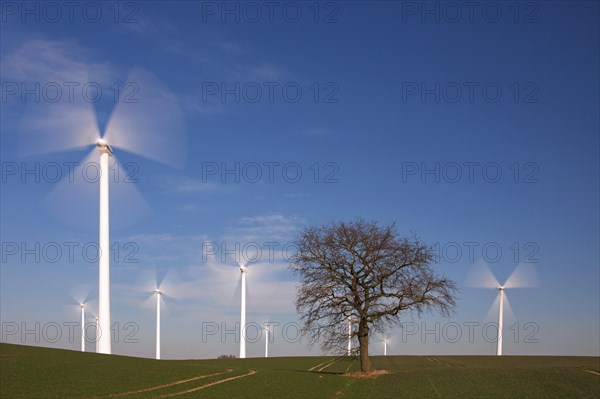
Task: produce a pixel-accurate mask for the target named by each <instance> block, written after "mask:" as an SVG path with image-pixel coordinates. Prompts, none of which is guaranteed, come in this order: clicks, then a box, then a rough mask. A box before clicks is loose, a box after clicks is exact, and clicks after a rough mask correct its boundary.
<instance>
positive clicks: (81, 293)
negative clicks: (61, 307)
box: [69, 284, 92, 305]
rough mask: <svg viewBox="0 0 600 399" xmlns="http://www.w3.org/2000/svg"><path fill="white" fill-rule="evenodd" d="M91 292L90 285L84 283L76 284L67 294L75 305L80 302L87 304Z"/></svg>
mask: <svg viewBox="0 0 600 399" xmlns="http://www.w3.org/2000/svg"><path fill="white" fill-rule="evenodd" d="M91 294H92V287H90V286H89V285H84V284H81V285H77V286H75V287H73V288H71V289H70V290H69V296H70V297H71V299H72V301H73V304H75V305H81V304H82V303H83V304H85V305H87V303H88V301H89V300H90V297H91Z"/></svg>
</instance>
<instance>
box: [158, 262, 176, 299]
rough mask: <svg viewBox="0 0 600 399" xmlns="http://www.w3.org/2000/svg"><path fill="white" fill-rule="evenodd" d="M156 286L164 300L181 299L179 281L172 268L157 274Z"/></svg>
mask: <svg viewBox="0 0 600 399" xmlns="http://www.w3.org/2000/svg"><path fill="white" fill-rule="evenodd" d="M156 284H157V286H158V288H159V289H160V292H161V293H162V295H163V296H164V297H165V298H172V299H179V298H181V297H182V292H181V290H180V289H179V286H180V280H179V279H178V278H177V276H176V274H175V272H174V270H173V268H169V269H168V270H167V271H164V272H157V274H156Z"/></svg>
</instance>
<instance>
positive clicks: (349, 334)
mask: <svg viewBox="0 0 600 399" xmlns="http://www.w3.org/2000/svg"><path fill="white" fill-rule="evenodd" d="M351 354H352V316H350V317H348V356H350V355H351Z"/></svg>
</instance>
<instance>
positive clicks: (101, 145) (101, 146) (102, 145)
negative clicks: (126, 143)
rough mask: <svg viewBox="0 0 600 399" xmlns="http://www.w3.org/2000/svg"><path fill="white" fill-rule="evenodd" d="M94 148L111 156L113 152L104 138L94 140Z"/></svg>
mask: <svg viewBox="0 0 600 399" xmlns="http://www.w3.org/2000/svg"><path fill="white" fill-rule="evenodd" d="M96 148H97V149H98V150H99V151H100V152H102V153H104V152H105V153H107V154H108V155H109V156H112V154H113V150H112V147H111V146H109V145H108V142H107V141H106V140H104V139H98V140H96Z"/></svg>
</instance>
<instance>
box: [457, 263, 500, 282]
mask: <svg viewBox="0 0 600 399" xmlns="http://www.w3.org/2000/svg"><path fill="white" fill-rule="evenodd" d="M465 285H466V286H467V287H477V288H498V287H499V286H500V283H499V282H498V279H497V278H496V277H495V276H494V273H492V270H491V269H490V267H489V266H488V264H487V263H485V262H483V261H479V262H477V263H475V264H474V265H473V267H471V270H470V271H469V273H468V274H467V278H466V279H465Z"/></svg>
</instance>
